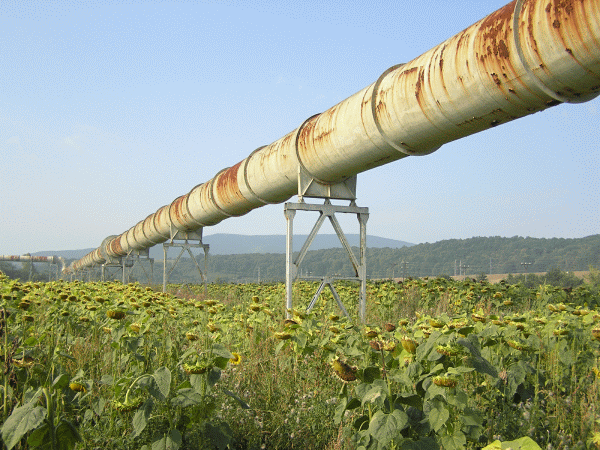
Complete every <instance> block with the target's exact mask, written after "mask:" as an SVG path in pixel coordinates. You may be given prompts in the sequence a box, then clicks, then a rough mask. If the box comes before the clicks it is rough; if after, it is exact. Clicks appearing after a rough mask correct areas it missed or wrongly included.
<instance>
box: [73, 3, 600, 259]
mask: <svg viewBox="0 0 600 450" xmlns="http://www.w3.org/2000/svg"><path fill="white" fill-rule="evenodd" d="M599 92H600V0H515V1H513V2H511V3H509V4H508V5H506V6H504V7H503V8H501V9H499V10H498V11H496V12H494V13H492V14H490V15H489V16H487V17H485V18H484V19H482V20H480V21H479V22H477V23H475V24H474V25H472V26H470V27H469V28H467V29H466V30H464V31H462V32H460V33H458V34H457V35H455V36H453V37H451V38H450V39H448V40H447V41H445V42H443V43H441V44H440V45H438V46H436V47H435V48H433V49H431V50H429V51H428V52H426V53H424V54H423V55H421V56H419V57H417V58H415V59H414V60H412V61H410V62H409V63H406V64H402V65H398V66H394V67H391V68H390V69H388V70H387V71H385V72H384V73H383V74H382V75H381V76H380V77H379V79H378V80H376V81H375V82H374V83H373V84H371V85H370V86H368V87H366V88H364V89H363V90H361V91H360V92H357V93H356V94H354V95H352V96H351V97H349V98H347V99H346V100H344V101H342V102H340V103H338V104H337V105H335V106H333V107H332V108H330V109H328V110H327V111H325V112H323V113H321V114H317V115H315V116H313V117H310V118H308V119H307V120H306V121H305V122H304V123H302V124H301V125H300V126H299V127H298V128H296V129H295V130H293V131H292V132H290V133H289V134H287V135H286V136H284V137H282V138H281V139H279V140H277V141H275V142H273V143H272V144H270V145H267V146H265V147H261V148H259V149H257V150H255V151H254V152H253V153H251V154H250V156H248V157H247V158H245V159H244V160H243V161H240V162H239V163H237V164H235V165H234V166H232V167H229V168H226V169H223V170H222V171H221V172H219V173H218V174H216V175H215V176H214V177H213V178H212V179H210V180H209V181H207V182H205V183H202V184H199V185H198V186H196V187H194V188H193V189H192V190H191V191H190V192H189V193H188V194H186V195H183V196H181V197H179V198H177V199H175V200H174V201H173V202H172V203H171V204H169V205H166V206H163V207H162V208H160V209H159V210H158V211H157V212H155V213H154V214H151V215H149V216H148V217H147V218H146V219H144V220H143V221H141V222H139V223H138V224H137V225H135V226H134V227H133V228H131V229H129V230H128V231H126V232H124V233H123V234H121V235H119V236H114V237H110V238H107V239H105V242H104V243H103V244H102V245H101V247H100V248H98V249H96V250H94V251H93V252H91V253H89V254H88V255H86V256H85V257H84V258H82V259H81V260H79V261H77V262H75V263H74V264H73V265H72V266H71V267H70V268H69V270H79V269H82V268H85V267H88V266H91V265H94V264H102V263H104V262H105V261H106V260H107V259H108V258H119V257H121V256H124V255H127V254H128V253H129V252H131V251H133V250H141V249H145V248H148V247H151V246H153V245H155V244H160V243H162V242H164V241H166V240H167V239H169V238H170V237H171V231H172V230H195V229H197V228H199V227H206V226H211V225H215V224H217V223H219V222H221V221H222V220H224V219H226V218H228V217H232V216H240V215H243V214H246V213H248V212H249V211H251V210H253V209H255V208H258V207H260V206H263V205H265V204H267V203H280V202H284V201H286V200H287V199H289V198H290V197H292V196H293V195H295V194H297V193H298V192H297V177H298V171H299V169H300V168H301V169H303V170H304V171H306V172H307V173H309V174H310V175H311V176H312V177H313V178H314V179H315V180H318V181H321V182H324V183H335V182H339V181H342V180H344V179H346V178H348V177H350V176H353V175H355V174H357V173H359V172H363V171H366V170H369V169H372V168H374V167H377V166H380V165H383V164H387V163H389V162H392V161H395V160H398V159H401V158H404V157H406V156H408V155H425V154H429V153H431V152H434V151H435V150H437V149H438V148H439V147H440V146H441V145H443V144H444V143H446V142H451V141H454V140H456V139H460V138H462V137H464V136H468V135H471V134H474V133H477V132H480V131H483V130H486V129H488V128H491V127H495V126H498V125H501V124H503V123H506V122H509V121H511V120H514V119H517V118H520V117H523V116H527V115H529V114H533V113H535V112H538V111H542V110H544V109H546V108H549V107H551V106H555V105H557V104H560V103H579V102H584V101H587V100H590V99H592V98H594V97H596V96H597V95H598V93H599Z"/></svg>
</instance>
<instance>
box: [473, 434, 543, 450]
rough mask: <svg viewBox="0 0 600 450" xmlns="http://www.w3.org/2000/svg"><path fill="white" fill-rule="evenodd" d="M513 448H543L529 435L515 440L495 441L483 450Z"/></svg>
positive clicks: (516, 449)
mask: <svg viewBox="0 0 600 450" xmlns="http://www.w3.org/2000/svg"><path fill="white" fill-rule="evenodd" d="M507 448H512V449H513V450H541V448H540V446H539V445H537V444H536V442H535V441H534V440H533V439H531V438H530V437H528V436H525V437H522V438H520V439H516V440H514V441H507V442H500V441H494V442H492V443H491V444H490V445H488V446H486V447H483V450H496V449H507Z"/></svg>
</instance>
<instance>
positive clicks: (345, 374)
mask: <svg viewBox="0 0 600 450" xmlns="http://www.w3.org/2000/svg"><path fill="white" fill-rule="evenodd" d="M331 367H333V371H334V373H335V374H336V375H337V376H338V378H339V379H340V380H342V381H345V382H348V381H354V380H356V370H357V369H356V367H353V366H351V365H349V364H348V363H346V362H344V361H342V360H341V359H340V358H339V357H337V358H335V359H334V360H333V361H331Z"/></svg>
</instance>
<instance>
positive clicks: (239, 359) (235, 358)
mask: <svg viewBox="0 0 600 450" xmlns="http://www.w3.org/2000/svg"><path fill="white" fill-rule="evenodd" d="M231 354H232V355H233V358H231V359H230V360H229V362H231V364H235V365H238V364H239V363H241V362H242V355H240V354H239V353H237V352H231Z"/></svg>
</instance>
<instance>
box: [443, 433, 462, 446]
mask: <svg viewBox="0 0 600 450" xmlns="http://www.w3.org/2000/svg"><path fill="white" fill-rule="evenodd" d="M441 440H442V448H443V449H444V450H453V449H457V450H462V449H464V448H465V447H466V446H467V438H466V437H465V435H464V434H463V433H462V432H461V431H456V432H455V433H454V434H451V435H448V434H446V435H444V436H442V439H441Z"/></svg>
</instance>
